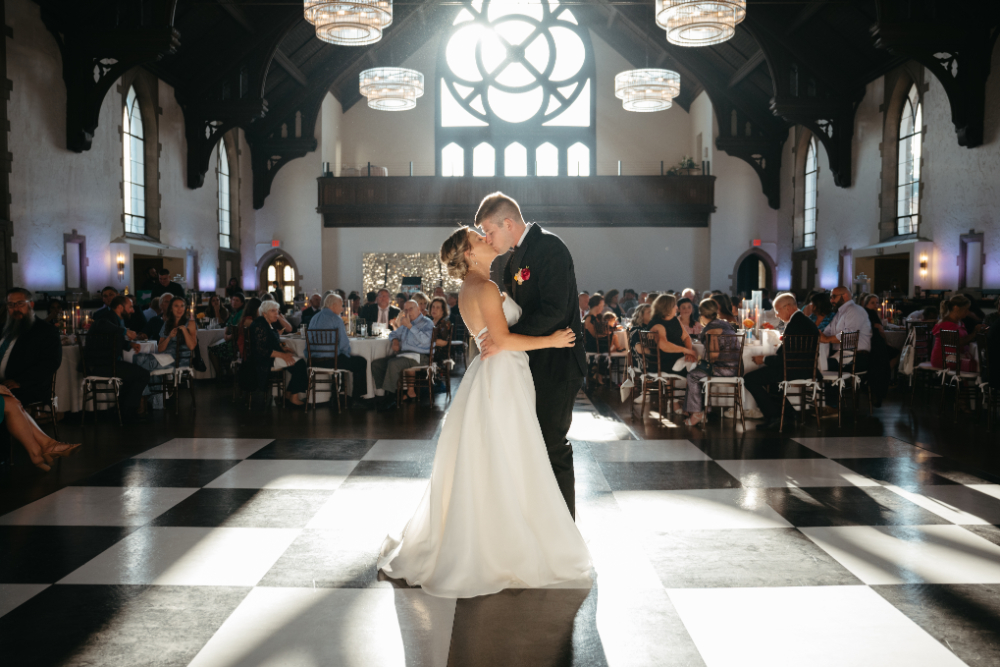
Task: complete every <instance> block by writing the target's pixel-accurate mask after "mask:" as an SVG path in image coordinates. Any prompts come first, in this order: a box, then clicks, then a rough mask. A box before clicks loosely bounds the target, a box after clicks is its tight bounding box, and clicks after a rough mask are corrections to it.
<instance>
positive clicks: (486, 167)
mask: <svg viewBox="0 0 1000 667" xmlns="http://www.w3.org/2000/svg"><path fill="white" fill-rule="evenodd" d="M496 174H497V154H496V151H495V150H493V147H492V146H490V145H489V144H487V143H481V144H479V145H478V146H476V148H475V149H474V150H473V151H472V175H473V176H496Z"/></svg>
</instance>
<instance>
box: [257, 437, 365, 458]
mask: <svg viewBox="0 0 1000 667" xmlns="http://www.w3.org/2000/svg"><path fill="white" fill-rule="evenodd" d="M375 442H376V441H375V440H365V439H342V440H335V439H326V440H319V439H310V438H295V439H288V440H275V441H274V442H272V443H271V444H270V445H267V446H266V447H263V448H261V449H259V450H257V451H256V452H254V454H253V455H252V456H250V457H249V458H251V459H298V460H301V459H317V460H320V461H358V460H360V459H361V457H362V456H364V455H365V454H367V453H368V450H369V449H371V448H372V445H374V444H375Z"/></svg>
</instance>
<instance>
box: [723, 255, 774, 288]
mask: <svg viewBox="0 0 1000 667" xmlns="http://www.w3.org/2000/svg"><path fill="white" fill-rule="evenodd" d="M751 256H755V257H756V258H757V259H759V260H760V261H761V262H763V263H764V266H765V273H766V279H765V287H767V289H768V290H769V291H770V293H771V296H772V297H773V296H774V277H775V275H776V273H775V272H776V270H777V267H776V266H775V263H774V259H772V258H771V256H770V255H768V254H767V253H766V252H764V251H763V250H761V249H760V248H750V249H749V250H747V251H746V252H745V253H743V254H742V255H740V256H739V258H737V260H736V263H735V264H734V265H733V273H732V275H731V276H729V278H730V279H731V280H732V281H733V282H732V286H731V292H730V293H731V294H733V295H737V294H739V285H738V283H739V275H740V266H742V265H743V262H744V261H745V260H746V259H747V258H748V257H751Z"/></svg>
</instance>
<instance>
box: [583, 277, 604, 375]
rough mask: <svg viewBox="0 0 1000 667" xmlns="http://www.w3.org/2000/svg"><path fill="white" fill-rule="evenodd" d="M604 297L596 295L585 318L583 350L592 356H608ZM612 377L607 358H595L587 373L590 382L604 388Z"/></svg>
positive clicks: (592, 298) (589, 303)
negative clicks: (610, 376)
mask: <svg viewBox="0 0 1000 667" xmlns="http://www.w3.org/2000/svg"><path fill="white" fill-rule="evenodd" d="M603 316H604V297H603V296H601V295H600V294H595V295H594V296H592V297H590V300H589V301H588V302H587V315H586V317H584V318H583V349H584V350H585V351H587V352H590V353H592V354H608V353H609V352H610V350H609V349H608V339H607V332H606V331H605V329H604V318H603ZM609 375H610V364H609V363H608V359H607V358H606V357H595V358H593V359H591V361H590V368H589V369H588V371H587V378H588V381H592V382H594V383H596V384H597V385H598V386H603V385H604V384H605V383H606V382H607V379H608V377H609Z"/></svg>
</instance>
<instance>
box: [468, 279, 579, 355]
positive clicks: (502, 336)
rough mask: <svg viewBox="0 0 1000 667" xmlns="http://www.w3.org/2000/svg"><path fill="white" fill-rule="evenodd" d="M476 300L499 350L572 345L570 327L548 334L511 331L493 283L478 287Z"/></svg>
mask: <svg viewBox="0 0 1000 667" xmlns="http://www.w3.org/2000/svg"><path fill="white" fill-rule="evenodd" d="M477 291H478V294H476V301H477V302H478V305H479V312H480V314H481V315H482V316H483V321H484V322H485V323H486V328H487V329H489V331H490V338H492V339H493V342H494V344H495V345H496V346H497V348H498V349H500V350H513V351H517V352H527V351H529V350H541V349H544V348H548V347H573V345H574V343H575V341H576V334H574V333H573V331H572V330H571V329H562V330H560V331H556V332H555V333H553V334H551V335H549V336H522V335H520V334H514V333H511V332H510V330H509V329H508V328H507V318H506V317H505V316H504V314H503V299H502V298H501V296H500V292H498V291H497V289H496V286H495V285H494V284H493V283H485V284H483V285H482V286H480V287H479V289H478V290H477Z"/></svg>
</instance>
